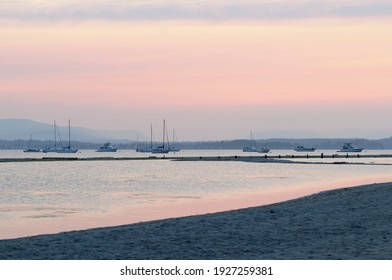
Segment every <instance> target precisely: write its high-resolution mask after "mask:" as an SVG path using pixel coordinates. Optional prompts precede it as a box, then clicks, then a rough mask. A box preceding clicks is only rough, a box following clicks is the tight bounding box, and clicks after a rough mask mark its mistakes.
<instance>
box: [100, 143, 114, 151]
mask: <svg viewBox="0 0 392 280" xmlns="http://www.w3.org/2000/svg"><path fill="white" fill-rule="evenodd" d="M96 152H117V148H114V147H113V146H112V145H111V144H110V143H109V142H107V143H105V144H103V146H101V147H99V149H98V150H96Z"/></svg>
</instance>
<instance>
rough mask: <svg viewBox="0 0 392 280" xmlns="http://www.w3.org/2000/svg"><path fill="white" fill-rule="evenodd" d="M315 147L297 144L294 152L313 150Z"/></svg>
mask: <svg viewBox="0 0 392 280" xmlns="http://www.w3.org/2000/svg"><path fill="white" fill-rule="evenodd" d="M315 150H316V148H309V147H305V146H298V147H297V148H295V149H294V151H296V152H314V151H315Z"/></svg>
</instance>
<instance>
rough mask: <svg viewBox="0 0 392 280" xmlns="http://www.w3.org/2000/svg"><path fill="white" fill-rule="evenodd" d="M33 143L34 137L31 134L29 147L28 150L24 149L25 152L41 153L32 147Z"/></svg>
mask: <svg viewBox="0 0 392 280" xmlns="http://www.w3.org/2000/svg"><path fill="white" fill-rule="evenodd" d="M32 141H33V136H32V135H31V134H30V141H29V147H28V148H27V149H24V150H23V152H25V153H39V152H41V150H40V149H35V148H32V147H31V142H32Z"/></svg>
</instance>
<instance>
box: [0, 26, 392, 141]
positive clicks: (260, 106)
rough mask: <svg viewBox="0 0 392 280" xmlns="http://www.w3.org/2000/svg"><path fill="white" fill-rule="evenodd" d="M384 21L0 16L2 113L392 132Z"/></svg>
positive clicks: (124, 122) (143, 123) (107, 122)
mask: <svg viewBox="0 0 392 280" xmlns="http://www.w3.org/2000/svg"><path fill="white" fill-rule="evenodd" d="M391 23H392V22H391V21H390V20H387V19H384V20H375V19H361V20H347V19H328V20H326V19H324V20H321V19H304V20H285V21H266V20H263V21H225V22H208V21H140V22H134V21H133V22H130V21H117V22H108V21H91V20H90V21H84V22H73V21H69V22H64V21H60V22H52V23H48V22H47V23H43V22H36V23H30V24H23V23H20V22H15V23H10V22H7V24H3V25H2V26H0V38H2V39H1V41H0V50H1V52H0V62H1V66H2V67H1V69H0V96H1V97H2V99H3V101H2V103H1V105H0V107H1V111H0V112H1V113H0V118H30V119H33V120H37V121H43V122H47V123H50V122H51V121H52V120H53V119H68V118H71V119H72V120H73V123H74V124H75V125H78V126H88V127H92V128H113V129H137V130H140V131H144V132H146V131H148V129H149V124H150V123H151V122H156V123H158V122H159V123H160V120H162V119H163V118H166V119H168V121H169V123H171V124H172V126H173V127H175V128H176V130H177V131H179V133H180V135H181V134H182V139H181V140H190V139H213V140H214V139H227V138H241V137H246V135H247V134H248V133H249V129H253V130H254V131H267V130H308V131H313V132H315V133H319V134H321V135H324V136H331V137H336V136H338V135H340V134H339V133H341V131H346V132H348V134H349V133H351V134H352V135H342V136H343V137H347V136H351V137H362V136H364V135H359V134H360V133H361V132H363V133H364V134H366V133H368V134H371V133H372V131H373V130H384V131H391V133H390V134H389V135H392V125H391V124H389V123H390V122H389V121H388V122H385V121H384V120H385V118H387V119H391V117H392V113H391V111H392V110H390V109H389V108H388V106H386V104H391V102H392V92H391V90H392V78H391V74H392V53H391V49H392V36H390V35H391V34H392V24H391ZM103 112H104V114H103ZM372 112H375V114H372ZM369 114H372V116H371V117H370V120H369ZM345 120H347V121H348V123H346V121H345ZM301 123H302V125H301ZM339 131H340V132H339ZM366 136H367V135H366Z"/></svg>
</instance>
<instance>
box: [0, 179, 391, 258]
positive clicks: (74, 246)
mask: <svg viewBox="0 0 392 280" xmlns="http://www.w3.org/2000/svg"><path fill="white" fill-rule="evenodd" d="M391 238H392V183H383V184H372V185H364V186H359V187H352V188H343V189H337V190H331V191H325V192H321V193H318V194H314V195H311V196H306V197H303V198H299V199H294V200H290V201H286V202H281V203H276V204H272V205H267V206H260V207H252V208H247V209H242V210H235V211H227V212H221V213H215V214H207V215H200V216H192V217H185V218H173V219H166V220H160V221H153V222H144V223H138V224H131V225H124V226H117V227H107V228H97V229H91V230H83V231H72V232H65V233H59V234H51V235H40V236H34V237H26V238H18V239H10V240H0V259H3V260H4V259H70V260H73V259H94V260H98V259H271V260H275V259H300V260H308V259H365V260H370V259H392V240H391Z"/></svg>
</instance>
